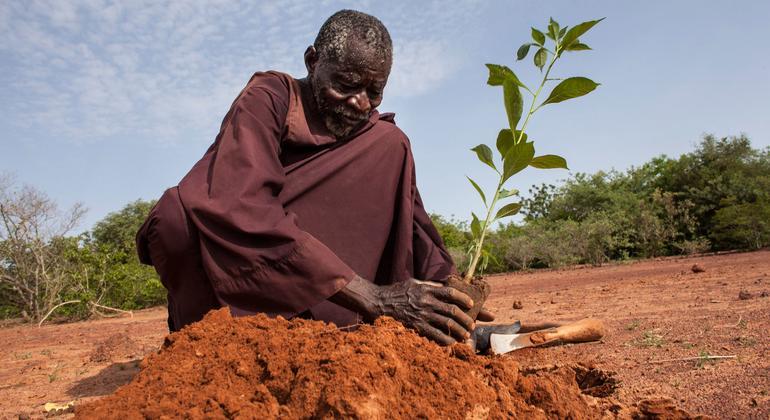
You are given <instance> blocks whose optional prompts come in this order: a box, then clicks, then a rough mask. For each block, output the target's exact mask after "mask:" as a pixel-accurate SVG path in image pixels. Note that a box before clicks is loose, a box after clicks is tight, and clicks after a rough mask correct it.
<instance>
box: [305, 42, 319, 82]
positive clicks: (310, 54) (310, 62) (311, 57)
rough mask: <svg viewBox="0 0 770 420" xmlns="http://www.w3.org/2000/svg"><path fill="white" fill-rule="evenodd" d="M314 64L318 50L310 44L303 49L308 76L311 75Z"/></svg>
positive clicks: (316, 61)
mask: <svg viewBox="0 0 770 420" xmlns="http://www.w3.org/2000/svg"><path fill="white" fill-rule="evenodd" d="M316 64H318V51H316V50H315V47H314V46H312V45H311V46H309V47H307V49H306V50H305V68H306V69H307V75H308V76H312V75H313V72H314V71H315V66H316Z"/></svg>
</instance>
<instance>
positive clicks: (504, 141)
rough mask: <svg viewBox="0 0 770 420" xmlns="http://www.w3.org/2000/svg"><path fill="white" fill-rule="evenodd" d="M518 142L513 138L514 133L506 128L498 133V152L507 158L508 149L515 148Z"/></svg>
mask: <svg viewBox="0 0 770 420" xmlns="http://www.w3.org/2000/svg"><path fill="white" fill-rule="evenodd" d="M515 141H516V140H515V139H514V138H513V132H511V129H510V128H504V129H502V130H500V132H499V133H497V151H498V152H500V156H503V157H505V154H506V152H508V149H510V148H511V146H513V143H514V142H515Z"/></svg>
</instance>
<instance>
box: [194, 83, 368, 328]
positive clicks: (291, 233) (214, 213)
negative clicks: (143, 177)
mask: <svg viewBox="0 0 770 420" xmlns="http://www.w3.org/2000/svg"><path fill="white" fill-rule="evenodd" d="M257 77H261V78H262V80H257V81H256V82H254V80H252V81H253V83H250V84H249V85H248V86H247V88H246V89H244V91H243V92H242V93H241V95H240V96H239V98H238V99H236V101H235V103H233V106H232V108H231V109H230V112H229V113H228V115H227V116H226V117H225V120H224V122H223V123H222V127H221V131H220V133H219V135H218V136H217V140H216V142H215V143H214V145H212V146H211V148H209V150H208V151H207V153H206V155H204V157H203V158H202V159H201V160H200V161H199V162H198V163H197V164H196V165H195V166H194V167H193V169H192V170H191V171H190V172H189V173H188V174H187V176H185V178H184V179H183V180H182V182H180V184H179V192H180V197H181V199H182V203H183V205H184V207H185V211H186V213H187V215H188V216H189V217H190V218H191V220H192V221H193V223H194V225H195V227H196V228H197V229H198V231H199V237H200V250H201V259H202V262H203V267H202V268H203V269H204V270H205V272H206V274H207V276H208V277H209V279H210V281H211V285H212V287H213V289H214V293H215V294H216V296H217V299H218V300H219V302H220V304H222V305H223V306H230V309H231V311H232V312H233V313H234V314H237V315H242V314H250V313H255V312H266V313H270V314H274V315H279V314H280V315H283V316H287V317H288V316H292V315H294V314H296V313H299V312H302V311H305V310H306V309H308V308H310V307H312V306H314V305H316V304H318V303H319V302H322V301H323V300H325V299H327V298H329V297H330V296H332V295H334V294H335V293H336V292H337V291H339V290H340V289H342V288H343V287H345V286H346V285H347V283H348V282H349V281H350V280H352V279H353V277H354V276H355V273H354V272H353V270H352V269H351V268H350V267H348V266H347V265H346V264H345V263H344V262H343V261H341V260H340V259H339V258H338V257H337V256H336V255H335V254H334V253H333V252H332V251H331V250H330V249H329V248H327V247H326V246H325V245H324V244H323V243H321V242H320V241H319V240H318V239H316V238H315V237H313V236H312V235H310V234H309V233H307V232H305V231H303V230H301V229H300V228H299V227H298V226H297V220H296V215H294V214H293V213H288V212H287V211H286V210H285V209H284V207H283V204H282V202H281V200H280V198H279V194H280V193H281V190H282V188H283V186H284V182H285V179H286V175H285V172H284V169H283V166H282V164H281V161H280V158H279V156H280V139H281V135H282V133H283V130H284V124H285V119H286V112H287V110H288V102H289V101H288V87H287V86H286V85H285V83H284V82H282V81H281V80H280V79H278V78H276V77H272V76H269V75H263V76H255V78H257Z"/></svg>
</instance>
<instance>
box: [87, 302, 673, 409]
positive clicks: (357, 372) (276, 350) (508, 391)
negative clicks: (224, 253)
mask: <svg viewBox="0 0 770 420" xmlns="http://www.w3.org/2000/svg"><path fill="white" fill-rule="evenodd" d="M656 410H658V411H662V412H658V411H656ZM650 411H652V412H654V413H655V414H656V415H658V416H660V418H688V415H687V414H686V413H684V412H681V411H679V410H677V409H676V407H674V406H673V405H670V406H667V405H666V404H655V407H654V409H652V410H651V409H650V407H647V406H645V405H638V406H634V407H623V406H620V405H618V404H615V403H613V402H612V401H611V400H608V399H602V398H594V397H591V396H588V395H584V394H583V393H581V390H580V388H579V386H578V382H577V380H576V374H575V370H574V369H572V368H570V367H555V368H553V369H549V370H548V371H537V372H524V371H520V370H519V367H518V365H517V364H516V362H515V361H514V360H513V359H512V358H511V357H510V356H504V357H492V358H490V357H480V356H476V355H474V354H472V353H471V351H470V349H469V348H468V347H466V346H463V345H456V346H454V347H451V348H442V347H439V346H437V345H435V344H433V343H431V342H429V341H427V340H425V339H424V338H422V337H419V336H418V335H416V334H414V333H413V332H411V331H409V330H407V329H405V328H404V327H403V326H401V324H399V323H398V322H396V321H394V320H391V319H380V320H378V321H377V322H376V323H375V325H364V326H361V327H360V328H359V329H358V330H356V331H354V332H344V331H341V330H339V329H337V328H335V327H334V326H332V325H328V324H324V323H321V322H315V321H306V320H299V319H297V320H292V321H287V320H284V319H282V318H278V319H271V318H268V317H266V316H263V315H257V316H253V317H244V318H232V317H231V316H230V313H229V311H228V310H227V309H222V310H219V311H214V312H211V313H210V314H209V315H207V316H206V317H205V318H204V320H203V321H201V322H198V323H195V324H192V325H190V326H188V327H186V328H185V329H183V330H182V331H180V332H178V333H175V334H171V335H169V336H168V337H167V338H166V342H165V344H164V346H163V348H162V349H161V350H160V351H159V352H158V353H157V354H153V355H151V356H149V357H147V358H146V359H145V360H144V361H143V362H142V371H141V372H140V373H139V374H138V375H137V376H136V377H135V378H134V380H133V381H132V382H131V383H130V384H128V385H126V386H124V387H122V388H120V389H119V390H118V391H117V392H116V393H115V394H114V395H111V396H109V397H106V398H103V399H100V400H98V401H96V402H94V403H91V404H87V405H84V406H81V407H78V408H77V411H76V416H77V417H79V418H116V417H123V418H159V417H162V416H169V417H182V414H185V416H184V417H188V418H204V417H206V418H232V417H240V418H278V417H281V418H367V419H370V418H373V419H376V418H396V419H397V418H448V419H449V418H451V419H454V418H457V419H460V418H464V419H485V418H511V417H516V418H601V417H606V418H613V417H622V418H646V417H645V416H646V415H649V414H650Z"/></svg>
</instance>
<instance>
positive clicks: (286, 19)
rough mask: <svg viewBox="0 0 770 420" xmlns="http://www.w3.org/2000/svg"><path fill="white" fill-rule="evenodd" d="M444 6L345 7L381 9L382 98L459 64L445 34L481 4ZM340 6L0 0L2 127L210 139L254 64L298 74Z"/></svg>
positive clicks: (426, 83)
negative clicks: (387, 65)
mask: <svg viewBox="0 0 770 420" xmlns="http://www.w3.org/2000/svg"><path fill="white" fill-rule="evenodd" d="M370 6H372V7H370ZM451 6H452V7H447V5H446V3H443V2H430V3H420V4H416V5H412V4H411V3H398V4H397V5H395V6H393V7H390V6H388V7H387V8H385V7H382V10H381V11H378V10H376V9H377V7H380V6H377V5H376V4H374V3H371V4H370V3H363V4H361V3H356V4H352V3H351V4H350V5H347V7H355V8H360V9H361V10H364V11H368V12H370V13H373V14H375V15H377V16H379V17H380V18H381V19H382V20H383V21H384V22H385V23H386V25H388V27H389V28H390V29H391V31H392V33H393V36H394V39H395V42H396V46H395V54H396V61H395V65H394V69H393V73H392V75H391V82H390V84H389V86H388V95H390V96H392V97H404V96H412V95H421V94H425V93H427V92H429V91H431V90H432V89H435V88H437V87H439V86H440V85H441V83H443V82H444V81H445V80H446V79H447V78H448V77H449V76H451V74H452V72H453V71H454V70H455V69H456V67H457V66H456V64H457V63H458V62H459V57H458V56H457V53H456V52H454V51H453V50H452V49H451V48H449V46H448V45H446V44H445V43H444V42H443V41H442V39H444V38H446V36H445V35H446V34H447V33H450V32H452V31H455V30H457V28H458V27H459V26H460V22H462V20H463V19H465V18H467V17H468V16H469V15H472V14H474V13H477V11H478V8H479V7H480V6H479V5H478V4H477V3H475V2H468V3H452V5H451ZM341 7H346V6H345V5H342V6H340V5H339V4H337V5H336V6H335V5H333V4H327V3H316V2H313V1H310V0H303V1H286V2H282V3H281V4H280V5H278V6H277V5H276V3H272V2H254V1H250V0H243V1H232V0H227V1H206V2H203V1H185V2H178V1H171V2H158V1H152V0H146V1H132V2H123V1H108V0H81V1H67V2H64V1H32V2H30V1H16V2H3V3H2V4H0V37H1V38H2V41H0V58H2V64H0V69H2V70H3V73H5V75H4V76H0V77H1V78H2V79H0V80H2V81H3V82H4V83H3V87H2V88H0V89H2V90H0V92H2V94H3V96H4V97H6V98H13V100H8V101H4V103H3V105H0V110H1V111H2V112H3V113H4V114H5V116H4V117H3V120H2V121H3V122H2V124H3V125H6V124H10V125H13V126H14V127H16V128H20V129H22V131H23V132H27V133H30V134H29V135H30V137H33V138H47V139H57V140H64V141H69V142H76V143H88V142H96V141H111V140H118V139H125V138H135V139H136V141H140V142H153V143H156V142H160V143H163V142H168V143H179V142H187V141H190V140H191V139H192V140H198V139H201V138H205V139H210V138H211V136H212V134H213V133H212V131H215V130H216V129H217V128H218V125H219V121H220V120H221V118H222V116H223V113H224V112H225V111H226V109H227V106H228V105H229V104H230V102H231V101H232V99H233V97H234V95H235V94H237V92H238V91H239V90H240V89H241V88H242V86H243V84H244V83H245V82H246V81H247V80H248V78H249V77H250V75H251V73H252V72H254V71H257V70H266V69H278V70H282V71H286V72H289V73H291V74H293V75H295V76H302V75H303V74H304V65H303V64H302V51H304V48H305V47H306V46H307V44H309V43H310V42H311V41H312V39H313V38H314V36H315V33H316V31H317V30H318V26H319V25H320V23H321V22H322V21H323V19H325V17H326V16H328V15H329V14H330V13H332V12H333V11H334V10H336V9H339V8H341ZM6 128H7V127H6ZM5 131H7V130H5Z"/></svg>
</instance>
